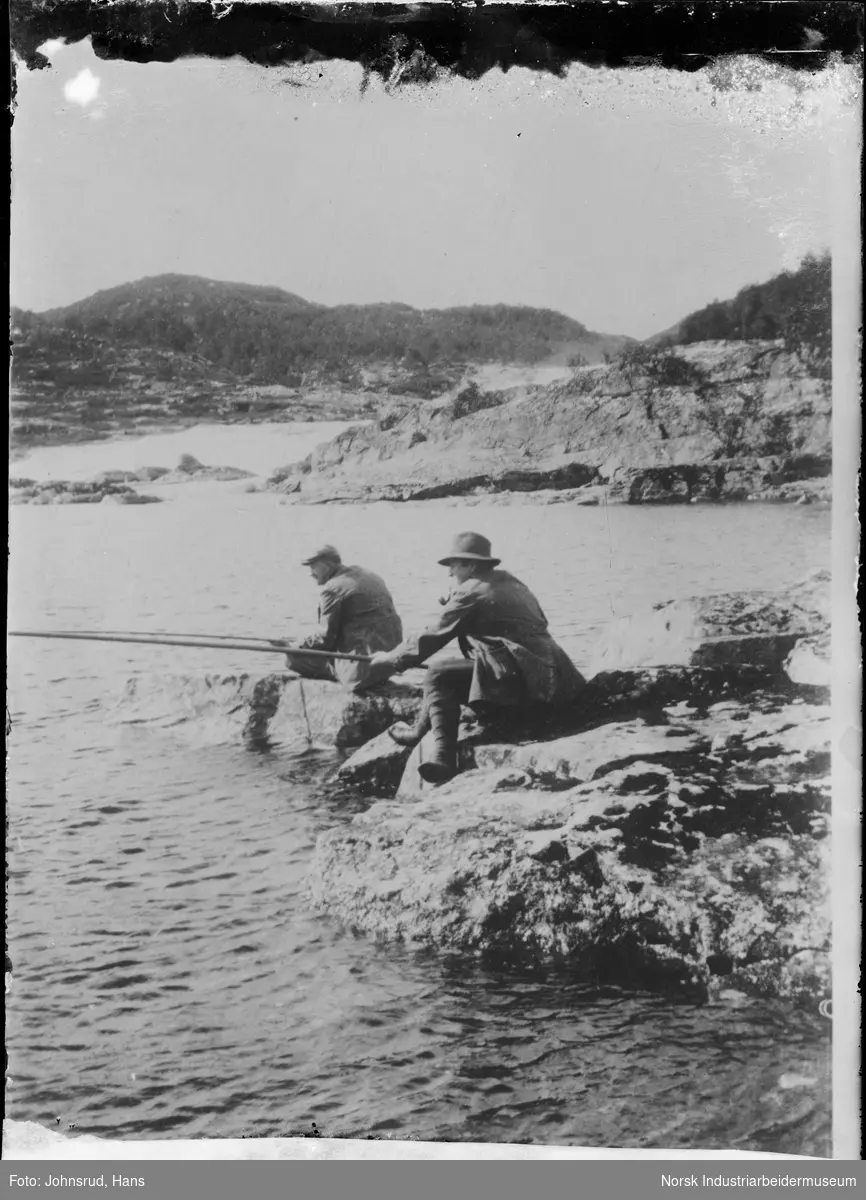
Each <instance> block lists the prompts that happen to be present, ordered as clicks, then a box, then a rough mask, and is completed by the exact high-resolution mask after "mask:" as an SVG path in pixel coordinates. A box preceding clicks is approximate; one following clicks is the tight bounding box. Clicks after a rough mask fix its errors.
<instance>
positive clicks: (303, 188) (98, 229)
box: [11, 41, 857, 338]
mask: <svg viewBox="0 0 866 1200" xmlns="http://www.w3.org/2000/svg"><path fill="white" fill-rule="evenodd" d="M43 50H44V52H45V53H47V54H48V56H49V58H50V61H51V66H50V68H46V69H44V70H42V71H28V70H27V69H26V68H24V67H23V66H21V65H19V66H18V76H17V85H18V95H17V102H16V109H15V120H14V126H13V135H12V136H13V190H12V232H11V289H12V302H13V304H15V305H18V306H19V307H22V308H29V309H33V310H36V311H42V310H44V309H46V308H50V307H55V306H60V305H64V304H69V303H72V302H73V301H75V300H79V299H82V298H84V297H85V296H88V295H90V294H92V293H93V292H95V291H97V290H100V289H103V288H108V287H113V286H115V285H117V284H120V283H125V282H127V281H130V280H135V279H140V278H143V277H145V276H149V275H159V274H162V273H165V272H177V273H182V274H191V275H202V276H205V277H207V278H211V279H221V280H230V281H235V282H244V283H253V284H270V285H277V286H279V287H282V288H285V289H286V290H288V291H290V292H294V293H296V294H298V295H301V296H303V297H304V298H305V299H307V300H312V301H316V302H319V303H323V304H340V303H358V304H360V303H372V302H381V301H402V302H404V303H408V304H412V305H414V306H416V307H419V308H441V307H446V306H449V305H462V304H473V303H477V304H492V303H505V304H527V305H533V306H538V307H544V308H552V309H556V310H558V311H560V312H563V313H566V314H567V315H569V316H571V317H573V318H575V319H577V320H578V321H581V322H583V324H584V325H586V326H587V327H588V328H589V329H592V330H595V331H598V332H605V333H624V334H628V335H630V336H632V337H639V338H643V337H647V336H649V335H651V334H653V333H657V332H659V331H661V330H663V329H666V328H668V327H669V326H670V325H672V324H674V323H675V322H676V321H678V320H679V319H681V318H682V317H683V316H685V315H686V314H687V313H689V312H692V311H694V310H695V309H697V308H700V307H702V306H703V305H705V304H707V303H710V302H711V301H713V300H716V299H725V298H728V297H730V296H732V295H734V294H735V293H736V292H737V291H738V290H739V288H741V287H743V286H745V285H747V284H749V283H756V282H760V281H762V280H765V279H768V278H770V277H771V276H773V275H774V274H777V273H778V272H779V271H780V270H782V269H783V268H786V267H793V266H795V265H796V264H797V263H798V262H799V261H800V260H801V258H802V256H803V254H804V253H806V252H808V251H812V250H821V249H823V248H824V247H827V246H828V245H829V244H830V243H831V241H832V233H833V220H834V216H833V211H834V210H833V203H834V201H833V191H834V188H833V181H834V179H835V178H837V166H838V163H837V162H836V160H837V159H838V158H839V155H840V154H841V153H842V152H843V147H844V146H845V145H848V143H846V140H845V139H846V137H849V135H850V129H851V122H852V118H854V119H856V117H857V108H856V104H855V103H854V102H853V99H852V97H853V94H854V91H855V90H856V89H855V87H854V84H853V83H852V77H851V76H850V74H846V70H847V69H846V68H844V67H841V66H840V67H838V68H829V69H828V70H826V71H824V72H822V73H821V74H820V75H818V76H815V77H807V78H806V79H805V80H804V79H794V78H793V76H792V75H791V74H790V73H785V72H783V71H781V70H773V69H771V68H766V67H761V66H759V65H758V64H757V63H755V62H753V61H749V60H741V61H740V62H739V64H737V63H735V64H734V65H733V67H732V66H730V65H728V66H726V67H724V68H717V67H713V68H710V69H708V70H705V71H701V72H696V73H694V74H683V73H680V72H665V71H662V70H658V69H656V68H652V67H650V68H646V69H640V70H607V69H600V70H599V69H590V68H587V67H582V66H575V67H573V68H572V69H571V70H570V72H569V74H568V76H567V78H566V79H564V80H557V79H554V78H552V77H550V76H546V75H538V74H535V73H533V72H530V71H526V70H522V69H517V70H512V71H509V72H508V73H502V72H499V71H495V72H490V73H489V74H488V75H486V76H485V77H484V78H483V79H482V80H480V81H460V80H451V79H446V80H444V81H442V82H441V83H438V84H436V85H434V86H433V87H428V88H417V87H412V88H406V89H397V90H396V91H393V92H389V91H388V90H387V88H386V87H385V86H384V85H383V84H381V83H380V82H379V81H377V80H374V81H373V82H372V83H371V86H370V87H369V88H368V89H367V90H366V91H365V92H363V93H362V91H361V87H360V83H361V71H360V68H359V67H357V66H356V65H355V64H349V63H345V62H335V63H322V64H315V65H314V66H308V67H294V68H271V69H265V68H260V67H254V66H251V65H250V64H248V63H245V62H243V61H241V60H227V61H221V62H217V61H212V60H208V59H186V60H182V61H179V62H175V63H168V64H164V63H147V64H136V63H126V62H118V61H110V60H106V61H102V60H100V59H98V58H96V56H95V55H94V54H93V52H92V50H91V47H90V44H89V42H86V41H85V42H79V43H76V44H74V45H62V44H59V43H56V42H52V43H49V44H47V45H46V47H44V48H43ZM732 82H733V84H734V86H730V85H731V83H732ZM747 85H748V86H747ZM849 141H850V137H849ZM849 149H850V146H849Z"/></svg>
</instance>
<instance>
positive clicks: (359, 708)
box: [115, 673, 420, 749]
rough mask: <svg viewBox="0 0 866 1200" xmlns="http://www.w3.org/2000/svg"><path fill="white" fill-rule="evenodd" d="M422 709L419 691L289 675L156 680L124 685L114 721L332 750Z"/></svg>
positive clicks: (193, 735)
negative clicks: (347, 686) (357, 688)
mask: <svg viewBox="0 0 866 1200" xmlns="http://www.w3.org/2000/svg"><path fill="white" fill-rule="evenodd" d="M419 705H420V693H419V692H417V691H416V690H415V689H413V688H411V687H408V686H401V685H400V684H385V685H383V686H382V687H380V688H377V689H375V691H371V692H365V693H357V694H353V693H351V692H347V691H345V690H344V689H343V688H341V687H340V686H339V685H338V684H336V683H329V682H327V681H325V680H317V679H299V678H298V677H297V676H296V675H292V674H288V673H279V674H271V675H265V676H257V675H248V674H240V675H203V676H202V675H196V676H165V675H156V674H154V675H137V676H134V677H133V678H131V679H130V680H129V681H128V682H127V685H126V689H125V691H124V694H123V696H122V697H121V699H120V702H119V704H118V706H117V709H116V711H115V719H116V720H118V721H120V722H121V723H124V724H140V725H148V726H151V727H155V728H160V729H164V730H170V731H171V733H172V735H173V736H175V737H180V738H182V739H183V740H185V741H190V742H192V743H193V744H196V745H219V744H224V743H232V742H234V743H242V742H244V741H247V740H250V739H254V740H265V741H269V742H273V743H276V744H279V745H283V746H300V747H305V748H306V747H317V748H326V749H333V748H336V747H348V746H358V745H360V744H361V743H363V742H365V741H367V740H368V739H369V738H371V737H374V736H375V735H377V734H379V733H382V732H383V731H384V730H385V729H387V728H388V726H389V725H392V724H393V723H394V722H395V721H402V720H413V719H414V716H415V714H416V712H417V710H418V707H419ZM389 740H390V739H389Z"/></svg>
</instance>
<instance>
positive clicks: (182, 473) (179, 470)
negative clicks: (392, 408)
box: [159, 454, 253, 484]
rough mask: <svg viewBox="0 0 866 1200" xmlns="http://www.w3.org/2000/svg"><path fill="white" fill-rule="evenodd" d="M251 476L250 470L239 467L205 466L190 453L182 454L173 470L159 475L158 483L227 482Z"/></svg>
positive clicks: (250, 477)
mask: <svg viewBox="0 0 866 1200" xmlns="http://www.w3.org/2000/svg"><path fill="white" fill-rule="evenodd" d="M252 477H253V473H252V471H243V470H241V468H240V467H206V466H204V464H203V463H200V462H199V461H198V459H197V458H193V456H192V455H191V454H182V455H181V457H180V461H179V462H178V464H177V466H176V467H175V468H174V470H172V471H166V472H165V474H163V475H160V477H159V483H161V484H163V483H208V482H210V483H227V482H230V481H231V480H233V479H252Z"/></svg>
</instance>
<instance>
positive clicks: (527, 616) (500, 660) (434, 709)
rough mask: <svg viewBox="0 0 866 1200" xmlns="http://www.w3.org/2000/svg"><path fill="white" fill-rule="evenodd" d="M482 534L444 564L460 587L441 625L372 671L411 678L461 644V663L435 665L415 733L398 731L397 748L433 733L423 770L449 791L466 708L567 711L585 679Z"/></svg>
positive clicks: (466, 540) (456, 548)
mask: <svg viewBox="0 0 866 1200" xmlns="http://www.w3.org/2000/svg"><path fill="white" fill-rule="evenodd" d="M490 551H491V547H490V542H489V541H488V540H487V538H485V537H482V536H481V534H480V533H459V534H458V535H457V536H456V537H455V539H454V542H453V544H452V547H451V550H450V552H449V553H448V554H447V555H446V556H445V557H444V558H441V559H440V560H439V562H440V563H441V564H442V566H446V567H448V572H449V574H450V576H451V578H452V579H453V580H454V585H455V586H454V588H453V590H452V592H451V595H450V596H449V598H448V600H447V602H446V603H445V607H444V609H443V611H442V613H441V616H440V618H439V620H438V622H437V623H436V624H435V625H431V626H430V627H429V628H428V629H425V630H424V632H423V633H422V634H421V635H420V636H418V637H416V638H409V639H407V640H406V641H404V642H402V643H401V644H400V645H399V646H397V647H396V648H395V649H394V650H391V651H388V652H387V653H380V654H375V655H374V656H373V666H374V667H375V668H377V669H379V668H381V669H384V668H385V666H386V664H387V665H389V666H390V668H391V670H393V671H395V672H396V671H405V670H407V669H408V668H409V667H414V666H418V665H419V664H420V663H422V662H424V661H425V660H426V659H428V658H429V657H430V656H431V655H432V654H435V653H436V651H437V650H441V649H442V647H443V646H445V645H447V644H448V642H450V641H452V640H453V639H454V638H457V639H459V643H460V647H461V649H462V650H463V654H464V657H463V658H462V659H446V660H444V661H442V662H437V663H432V664H431V665H430V666H429V667H428V669H427V678H426V681H425V684H424V707H423V710H422V713H421V716H420V717H419V719H418V722H417V723H416V725H415V727H414V728H412V727H411V726H407V725H397V726H394V727H393V729H392V730H391V731H390V732H391V736H392V737H393V738H394V740H395V741H397V742H400V743H401V744H403V745H413V744H414V743H415V742H417V741H420V739H421V738H422V737H423V736H424V735H425V734H426V733H427V732H428V731H430V730H431V729H432V732H433V739H432V741H433V751H432V754H431V755H429V756H428V758H427V761H426V762H423V763H422V764H421V765H420V766H419V768H418V770H419V773H420V775H421V777H422V778H423V779H425V780H427V781H428V782H429V783H444V782H445V781H446V780H448V779H450V778H451V777H452V776H453V775H454V774H455V773H456V770H457V761H456V760H457V731H458V726H459V723H460V706H461V704H468V705H469V706H470V707H471V708H473V709H474V710H475V711H476V712H478V713H483V712H484V711H485V710H490V709H496V708H515V707H517V706H520V705H526V704H564V703H568V702H569V701H571V700H573V699H574V698H575V696H576V695H577V693H578V691H579V690H580V688H581V687H582V686H583V682H584V681H583V679H582V677H581V675H580V674H579V672H578V671H577V669H576V667H575V666H574V664H573V663H572V661H571V659H570V658H569V657H568V655H567V654H566V653H565V651H564V650H563V649H562V648H561V647H560V646H558V645H557V644H556V642H555V641H554V640H553V638H552V637H551V636H550V634H549V633H548V631H547V618H546V617H545V615H544V613H543V611H542V609H541V605H540V604H539V603H538V601H537V600H536V598H535V596H533V594H532V592H531V591H530V590H529V588H528V587H527V586H526V585H525V584H523V583H521V582H520V580H519V579H515V577H514V576H513V575H510V574H509V573H508V572H507V571H502V570H497V568H498V567H499V563H500V561H501V560H500V559H498V558H494V557H493V555H492V554H491V552H490Z"/></svg>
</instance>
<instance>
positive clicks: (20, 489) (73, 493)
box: [9, 479, 161, 504]
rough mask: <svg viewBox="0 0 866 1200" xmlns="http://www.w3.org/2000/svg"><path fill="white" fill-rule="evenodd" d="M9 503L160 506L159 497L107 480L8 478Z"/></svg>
mask: <svg viewBox="0 0 866 1200" xmlns="http://www.w3.org/2000/svg"><path fill="white" fill-rule="evenodd" d="M9 489H10V491H9V500H10V503H11V504H103V503H107V504H159V503H160V500H161V497H159V496H150V495H147V494H146V493H144V492H138V491H136V490H135V488H133V487H129V486H127V485H126V484H122V483H116V482H113V481H109V480H99V479H97V480H91V481H82V482H71V483H70V482H69V481H68V480H63V479H51V480H43V481H42V482H36V481H35V480H33V479H10V481H9Z"/></svg>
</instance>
